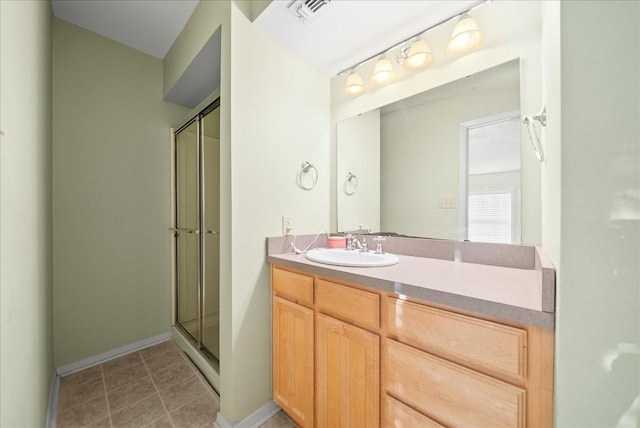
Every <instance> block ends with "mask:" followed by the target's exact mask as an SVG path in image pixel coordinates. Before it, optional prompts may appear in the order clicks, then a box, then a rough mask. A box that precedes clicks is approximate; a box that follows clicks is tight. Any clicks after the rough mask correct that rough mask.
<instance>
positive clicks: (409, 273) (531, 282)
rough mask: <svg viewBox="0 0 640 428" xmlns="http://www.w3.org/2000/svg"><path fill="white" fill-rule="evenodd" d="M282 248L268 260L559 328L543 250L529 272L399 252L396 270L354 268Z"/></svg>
mask: <svg viewBox="0 0 640 428" xmlns="http://www.w3.org/2000/svg"><path fill="white" fill-rule="evenodd" d="M269 239H282V238H269ZM277 244H278V245H274V244H273V242H271V243H269V242H268V247H269V251H268V254H269V255H268V257H267V261H268V262H269V263H271V264H276V265H279V266H283V267H288V268H292V269H298V270H301V271H306V272H309V273H311V274H315V275H322V276H326V277H330V278H335V279H338V280H343V281H348V282H353V283H357V284H361V285H364V286H368V287H372V288H375V289H379V290H383V291H387V292H392V293H397V294H400V295H406V296H409V297H414V298H418V299H422V300H426V301H431V302H434V303H438V304H443V305H447V306H451V307H454V308H459V309H463V310H468V311H472V312H475V313H478V314H484V315H489V316H493V317H498V318H502V319H505V320H511V321H515V322H519V323H525V324H530V325H535V326H538V327H542V328H546V329H553V328H554V326H555V314H554V307H555V304H554V295H555V292H554V291H555V285H554V282H555V272H554V271H553V267H552V266H550V262H549V260H548V258H547V257H546V255H544V252H543V251H542V249H541V248H537V247H530V248H534V252H535V260H533V261H532V263H530V264H529V265H528V266H527V268H523V267H508V266H496V264H497V263H492V264H479V263H469V262H463V261H455V260H448V259H439V258H429V257H418V256H412V255H405V254H399V253H398V252H396V253H395V254H397V255H398V258H399V263H398V264H396V265H393V266H387V267H368V268H355V267H341V266H331V265H325V264H320V263H316V262H312V261H310V260H308V259H306V258H305V256H304V255H303V254H294V253H291V252H284V253H279V254H278V252H277V251H274V250H273V249H274V248H278V247H279V246H280V244H279V242H277ZM468 244H469V243H465V245H468ZM319 245H322V243H319ZM423 245H429V243H428V242H425V243H424V244H423ZM478 245H479V247H478V248H476V249H475V250H476V251H478V250H479V249H480V250H481V247H480V246H482V245H484V246H487V245H489V250H490V244H478ZM486 253H487V254H488V253H490V251H487V252H486Z"/></svg>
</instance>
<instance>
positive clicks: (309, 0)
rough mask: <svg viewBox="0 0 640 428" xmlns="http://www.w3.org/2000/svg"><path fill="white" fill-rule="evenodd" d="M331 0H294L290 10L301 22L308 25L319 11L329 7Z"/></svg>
mask: <svg viewBox="0 0 640 428" xmlns="http://www.w3.org/2000/svg"><path fill="white" fill-rule="evenodd" d="M330 1H331V0H294V2H293V3H291V5H289V10H290V11H291V13H293V15H294V16H295V17H296V18H298V19H300V21H301V22H304V23H305V24H308V23H309V22H311V21H312V20H313V19H314V18H315V16H316V14H317V13H318V11H320V9H322V8H323V7H324V6H326V5H328V4H329V2H330Z"/></svg>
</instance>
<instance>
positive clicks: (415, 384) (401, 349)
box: [385, 340, 526, 428]
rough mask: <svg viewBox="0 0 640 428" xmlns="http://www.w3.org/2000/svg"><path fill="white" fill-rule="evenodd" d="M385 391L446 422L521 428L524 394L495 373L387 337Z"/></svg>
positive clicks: (524, 401)
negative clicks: (443, 357)
mask: <svg viewBox="0 0 640 428" xmlns="http://www.w3.org/2000/svg"><path fill="white" fill-rule="evenodd" d="M385 352H386V362H387V364H386V385H387V391H386V392H387V393H389V394H390V395H393V396H395V397H397V398H398V399H400V400H402V401H403V402H405V403H407V404H408V405H409V406H411V407H413V408H415V409H417V410H419V411H420V412H422V413H425V414H426V415H429V416H432V417H433V418H434V419H436V420H438V421H441V422H442V423H444V424H445V425H451V426H461V427H478V428H483V427H487V428H498V427H523V426H524V425H525V416H526V409H525V406H526V404H525V403H526V393H525V390H524V389H522V388H518V387H515V386H513V385H509V384H508V383H505V382H502V381H499V380H497V379H494V378H492V377H489V376H486V375H483V374H480V373H478V372H475V371H473V370H469V369H467V368H464V367H462V366H459V365H457V364H454V363H451V362H449V361H446V360H443V359H441V358H438V357H435V356H433V355H430V354H428V353H426V352H422V351H419V350H417V349H414V348H411V347H410V346H407V345H404V344H402V343H399V342H395V341H393V340H386V341H385Z"/></svg>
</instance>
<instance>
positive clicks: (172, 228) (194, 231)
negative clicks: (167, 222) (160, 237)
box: [169, 227, 200, 235]
mask: <svg viewBox="0 0 640 428" xmlns="http://www.w3.org/2000/svg"><path fill="white" fill-rule="evenodd" d="M169 230H170V231H172V232H175V233H180V232H186V233H191V234H192V233H195V234H196V235H197V234H199V233H200V231H199V230H198V229H187V228H184V227H170V228H169Z"/></svg>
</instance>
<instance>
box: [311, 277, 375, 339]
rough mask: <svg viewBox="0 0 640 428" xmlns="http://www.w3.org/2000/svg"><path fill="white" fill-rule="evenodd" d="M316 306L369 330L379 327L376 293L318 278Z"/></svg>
mask: <svg viewBox="0 0 640 428" xmlns="http://www.w3.org/2000/svg"><path fill="white" fill-rule="evenodd" d="M316 306H317V307H318V309H320V311H322V312H324V313H329V314H331V315H333V316H335V317H336V318H340V319H342V320H345V321H349V322H351V323H354V324H357V325H360V326H361V327H364V328H367V329H370V330H371V329H377V328H379V327H380V295H379V294H376V293H369V292H367V291H362V290H358V289H355V288H352V287H347V286H344V285H341V284H336V283H334V282H329V281H325V280H322V279H318V280H317V281H316Z"/></svg>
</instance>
